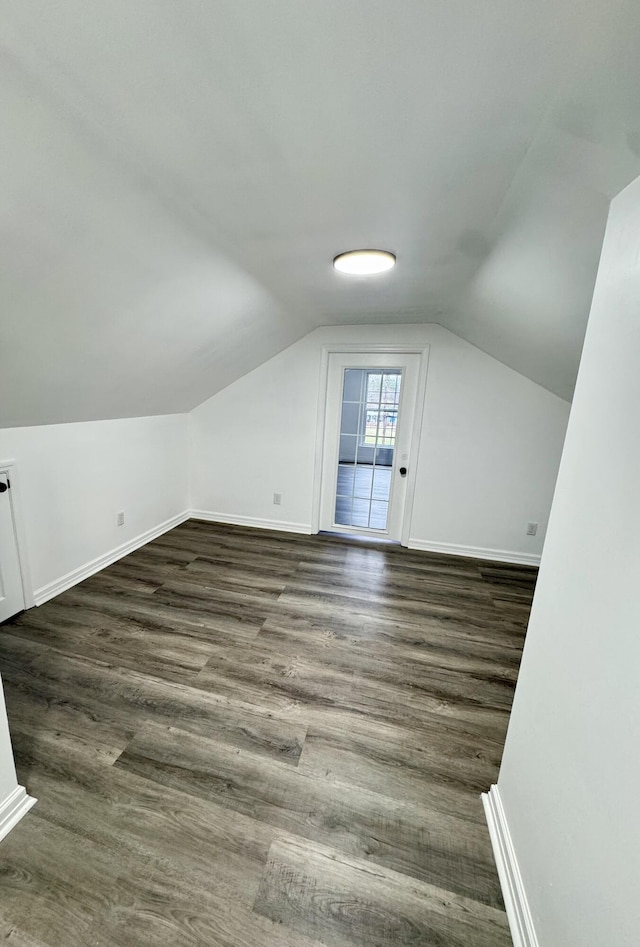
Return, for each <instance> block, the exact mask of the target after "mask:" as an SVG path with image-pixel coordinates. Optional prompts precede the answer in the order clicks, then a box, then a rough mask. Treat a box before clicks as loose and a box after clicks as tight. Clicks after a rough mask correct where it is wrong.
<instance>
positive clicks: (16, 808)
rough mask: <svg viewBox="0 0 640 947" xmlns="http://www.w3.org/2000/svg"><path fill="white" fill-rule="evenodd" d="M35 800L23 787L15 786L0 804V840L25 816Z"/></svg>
mask: <svg viewBox="0 0 640 947" xmlns="http://www.w3.org/2000/svg"><path fill="white" fill-rule="evenodd" d="M36 802H37V799H34V798H33V796H28V795H27V790H26V789H25V788H24V786H16V788H15V789H14V790H13V792H12V793H10V794H9V795H8V796H7V798H6V799H5V800H4V802H2V803H0V839H3V838H4V837H5V835H8V834H9V832H10V831H11V829H12V828H13V827H14V826H15V825H16V824H17V823H18V822H19V821H20V819H21V818H22V817H23V816H24V815H26V814H27V812H28V811H29V809H30V808H31V807H32V806H35V804H36Z"/></svg>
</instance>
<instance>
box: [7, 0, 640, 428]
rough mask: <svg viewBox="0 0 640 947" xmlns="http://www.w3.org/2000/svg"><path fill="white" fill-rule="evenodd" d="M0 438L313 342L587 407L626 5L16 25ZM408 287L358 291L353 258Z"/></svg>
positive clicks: (83, 18)
mask: <svg viewBox="0 0 640 947" xmlns="http://www.w3.org/2000/svg"><path fill="white" fill-rule="evenodd" d="M0 23H1V24H2V30H1V31H0V49H1V51H2V59H1V61H0V78H1V81H0V104H1V107H2V116H3V147H2V149H0V240H1V241H2V258H1V269H0V304H1V307H2V309H1V315H0V321H1V324H0V330H1V334H0V339H1V343H0V344H1V347H0V426H11V425H18V424H38V423H49V422H57V421H69V420H82V419H92V418H104V417H122V416H134V415H142V414H156V413H166V412H172V411H184V410H188V409H190V408H192V407H194V406H195V405H196V404H198V403H200V402H201V401H202V400H204V399H205V398H206V397H208V396H210V395H211V394H213V393H214V392H215V391H217V390H219V389H220V388H222V387H224V386H225V385H227V384H229V383H230V382H231V381H233V380H234V379H235V378H237V377H239V376H240V375H242V374H243V373H245V372H246V371H248V370H250V369H251V368H253V367H255V366H256V365H257V364H259V363H260V362H262V361H264V360H265V359H267V358H269V357H270V356H271V355H273V354H275V353H276V352H277V351H279V350H280V349H282V348H284V347H285V346H287V345H289V344H291V343H292V342H294V341H295V340H296V339H298V338H300V337H301V336H303V335H305V334H306V333H307V332H309V331H310V330H311V329H313V328H315V327H316V326H318V325H322V324H339V323H368V322H394V321H397V322H422V321H424V322H440V323H441V324H443V325H444V326H446V327H447V328H450V329H452V330H453V331H455V332H457V333H458V334H459V335H461V336H462V337H464V338H466V339H468V340H469V341H471V342H473V343H474V344H476V345H478V346H479V347H480V348H482V349H484V350H486V351H487V352H489V353H490V354H492V355H494V356H495V357H497V358H498V359H500V360H502V361H504V362H505V363H507V364H508V365H510V366H511V367H513V368H515V369H516V370H518V371H520V372H522V373H523V374H525V375H527V376H529V377H530V378H532V379H533V380H535V381H537V382H538V383H540V384H542V385H544V386H545V387H548V388H549V389H551V390H552V391H555V392H556V393H557V394H559V395H561V396H563V397H570V395H571V391H572V386H573V382H574V379H575V373H576V369H577V364H578V360H579V354H580V348H581V344H582V338H583V334H584V329H585V325H586V319H587V314H588V308H589V302H590V297H591V292H592V289H593V282H594V278H595V271H596V267H597V261H598V255H599V250H600V244H601V238H602V234H603V230H604V224H605V219H606V213H607V208H608V202H609V200H610V199H611V197H612V196H613V195H614V194H615V193H616V192H617V191H619V190H620V189H621V188H622V187H623V186H625V185H626V184H627V183H628V182H629V181H630V180H632V179H633V178H634V177H635V176H637V175H638V174H639V173H640V107H639V105H638V101H637V96H636V91H637V88H638V87H639V80H640V57H638V55H637V50H638V48H640V45H639V39H640V29H639V26H640V14H639V13H638V10H637V9H636V8H635V5H634V4H632V3H626V2H624V3H621V2H617V0H613V2H611V3H608V4H606V5H605V4H602V3H601V2H600V3H595V2H593V0H583V2H581V3H580V4H578V3H575V2H568V0H553V2H545V0H542V2H540V3H536V4H531V3H529V2H528V0H515V2H514V0H497V2H496V3H493V4H489V5H487V4H477V3H476V2H472V0H466V2H465V0H463V2H461V3H456V4H441V3H435V2H423V3H407V4H389V3H388V2H386V0H367V2H364V0H361V2H360V0H357V2H354V3H350V4H345V3H344V2H340V3H338V2H337V0H308V2H306V3H303V4H301V3H299V2H298V0H273V2H271V3H267V4H265V3H263V2H261V0H245V2H242V3H238V2H237V0H217V2H216V3H208V2H205V0H187V2H185V3H182V4H176V3H174V2H173V0H171V2H169V0H138V2H136V3H135V4H132V3H131V2H130V0H108V2H107V0H58V2H57V3H55V4H51V3H50V2H49V0H0ZM363 245H364V246H372V245H373V246H376V245H380V246H383V247H390V248H392V249H393V250H394V251H395V252H396V253H397V255H398V267H397V268H396V270H395V271H394V272H393V273H392V274H390V275H389V276H387V277H385V278H381V279H380V280H379V281H377V282H376V281H371V282H370V283H363V282H361V281H353V282H349V281H348V280H347V279H345V278H344V277H342V278H341V277H339V276H338V275H337V274H335V273H334V272H333V271H332V269H331V266H330V261H331V259H332V257H333V256H334V255H335V254H336V253H337V252H339V251H341V250H344V249H348V248H350V247H354V246H363Z"/></svg>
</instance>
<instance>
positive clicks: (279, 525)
mask: <svg viewBox="0 0 640 947" xmlns="http://www.w3.org/2000/svg"><path fill="white" fill-rule="evenodd" d="M189 517H190V518H191V519H194V520H205V521H206V522H207V523H228V524H229V526H253V527H255V528H256V529H273V530H276V531H277V532H279V533H304V535H305V536H309V535H311V526H310V525H309V523H291V522H289V521H288V520H263V519H257V518H256V517H253V516H241V515H240V514H237V515H236V514H234V513H215V512H213V511H211V510H191V511H190V512H189Z"/></svg>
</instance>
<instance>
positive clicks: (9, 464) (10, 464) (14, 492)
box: [0, 460, 36, 608]
mask: <svg viewBox="0 0 640 947" xmlns="http://www.w3.org/2000/svg"><path fill="white" fill-rule="evenodd" d="M0 473H3V474H6V475H7V476H8V478H9V480H10V482H11V488H10V490H9V503H10V504H11V513H12V516H13V527H14V531H15V537H16V545H17V547H18V562H19V564H20V578H21V580H22V595H23V598H24V607H25V608H33V607H34V605H35V604H36V603H35V600H34V597H33V586H32V584H31V570H30V568H29V558H28V556H27V534H26V530H25V527H24V517H23V514H22V500H21V498H20V477H19V475H18V465H17V464H16V462H15V460H0Z"/></svg>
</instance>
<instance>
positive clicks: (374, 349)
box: [310, 342, 431, 546]
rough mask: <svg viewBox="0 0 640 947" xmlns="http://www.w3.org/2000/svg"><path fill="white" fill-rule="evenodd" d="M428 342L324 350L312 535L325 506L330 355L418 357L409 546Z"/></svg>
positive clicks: (405, 524) (407, 508)
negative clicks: (325, 454) (322, 506)
mask: <svg viewBox="0 0 640 947" xmlns="http://www.w3.org/2000/svg"><path fill="white" fill-rule="evenodd" d="M430 352H431V344H430V343H429V342H408V343H406V344H398V343H387V342H375V343H366V344H363V343H362V342H327V343H326V344H325V345H323V346H322V352H321V356H320V379H319V384H318V405H317V412H316V449H315V467H314V477H313V499H312V506H311V528H310V532H311V533H317V532H319V530H320V508H321V505H322V468H323V466H324V438H325V427H326V415H327V390H328V387H329V356H330V355H340V354H346V355H419V356H420V366H419V368H418V383H417V389H416V404H415V411H414V416H413V430H412V432H411V449H412V454H413V456H412V458H411V464H410V467H409V476H408V478H407V488H406V494H405V501H404V511H403V514H402V533H401V537H400V542H401V544H402V545H403V546H407V545H409V532H410V530H411V516H412V514H413V501H414V496H415V490H416V478H417V473H418V454H419V451H420V438H421V435H422V422H423V418H424V413H425V399H426V392H427V371H428V367H429V354H430Z"/></svg>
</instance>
